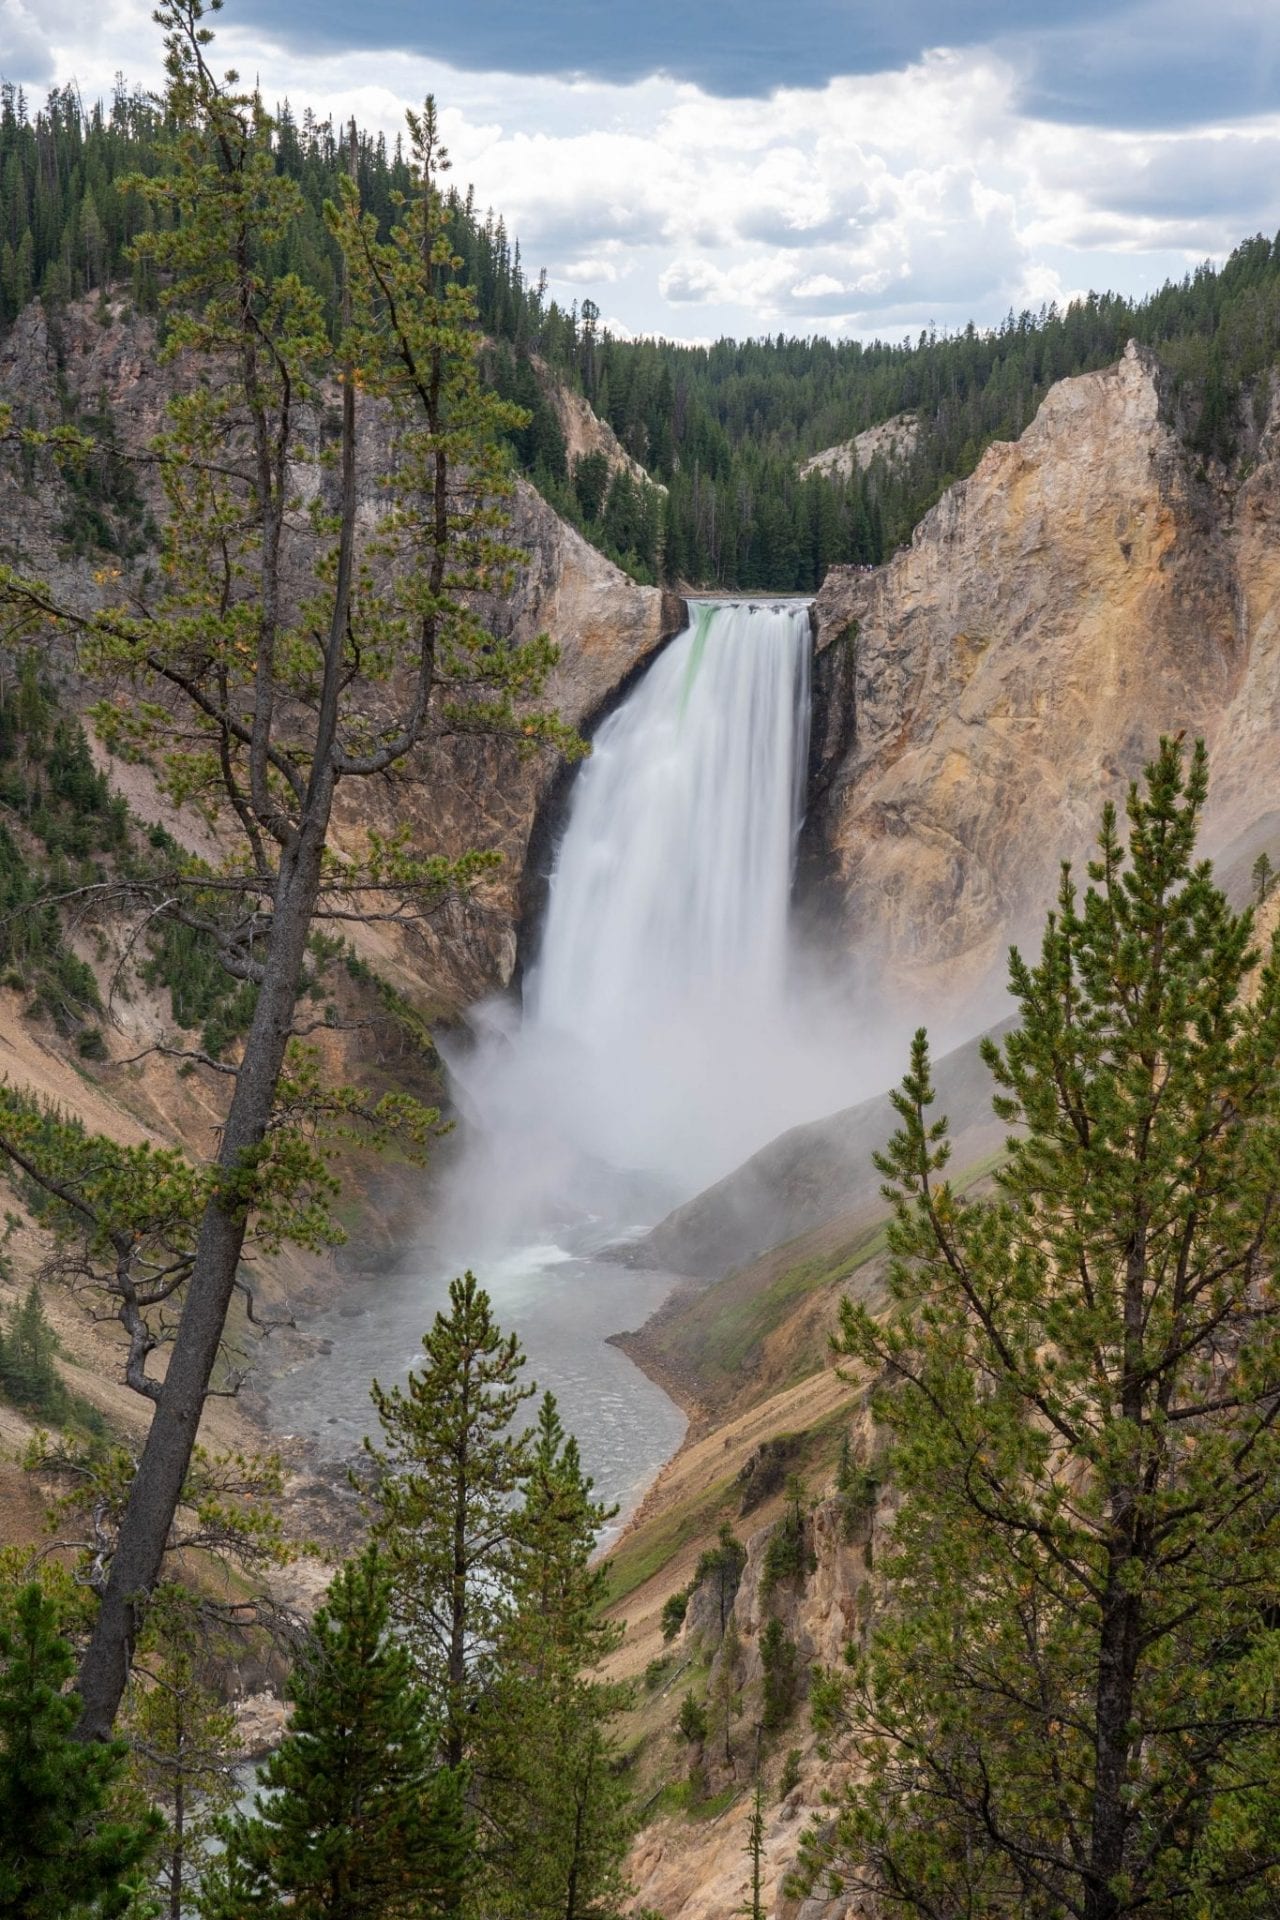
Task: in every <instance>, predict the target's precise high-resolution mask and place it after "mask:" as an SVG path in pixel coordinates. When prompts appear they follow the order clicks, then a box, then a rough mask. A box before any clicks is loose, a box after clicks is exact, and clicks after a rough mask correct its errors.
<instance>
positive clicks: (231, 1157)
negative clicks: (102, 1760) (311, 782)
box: [77, 773, 333, 1740]
mask: <svg viewBox="0 0 1280 1920" xmlns="http://www.w3.org/2000/svg"><path fill="white" fill-rule="evenodd" d="M332 805H333V781H332V777H331V776H328V775H326V774H324V773H320V774H319V775H318V777H317V779H316V782H315V790H314V792H313V795H312V799H311V805H310V806H309V807H308V809H307V812H306V816H305V819H304V824H303V825H302V827H301V828H300V830H299V833H298V838H297V841H296V842H295V845H294V847H293V848H292V849H291V850H290V852H289V853H288V854H286V855H285V856H284V858H283V860H282V862H281V871H280V877H279V881H278V884H277V887H276V895H275V902H274V912H273V914H272V920H271V936H270V944H269V947H268V952H267V962H266V970H265V975H264V978H263V980H262V983H261V986H260V989H259V993H258V1004H257V1008H256V1010H255V1012H254V1016H253V1024H252V1026H251V1027H250V1029H249V1034H248V1038H247V1040H246V1042H245V1049H244V1061H243V1064H242V1066H241V1068H240V1073H239V1077H238V1078H237V1080H236V1089H235V1093H234V1095H233V1097H232V1101H231V1106H230V1109H229V1111H228V1114H227V1120H226V1125H225V1127H224V1129H223V1135H222V1147H221V1150H220V1152H219V1154H218V1165H219V1167H221V1168H224V1169H225V1170H226V1172H227V1173H228V1174H229V1175H231V1176H233V1179H234V1176H236V1174H237V1173H238V1170H239V1169H240V1168H241V1167H242V1165H243V1164H244V1156H245V1155H247V1154H250V1153H252V1152H253V1151H254V1150H255V1149H256V1148H258V1147H259V1146H260V1145H261V1143H262V1140H263V1136H264V1135H265V1133H266V1129H267V1126H268V1123H269V1121H270V1119H271V1113H272V1108H273V1106H274V1103H275V1093H276V1086H277V1083H278V1081H279V1078H280V1071H281V1068H282V1066H283V1064H284V1057H285V1050H286V1048H287V1046H288V1044H289V1033H290V1029H291V1028H292V1025H293V1017H294V1009H295V1007H296V1004H297V998H298V981H299V978H300V977H301V973H302V966H303V961H304V959H305V957H306V950H307V940H308V937H309V935H310V932H311V920H312V915H313V912H314V910H315V904H316V897H317V893H318V890H319V884H320V865H321V856H322V854H323V851H324V844H325V836H326V833H327V831H328V825H329V814H330V811H331V809H332ZM228 1184H229V1186H232V1190H231V1191H230V1192H229V1193H228V1194H227V1195H226V1197H225V1199H222V1198H218V1197H215V1198H214V1199H212V1200H210V1202H209V1204H208V1206H207V1207H206V1209H205V1213H204V1217H203V1219H202V1220H201V1222H200V1231H199V1235H198V1238H197V1241H196V1257H195V1263H194V1266H193V1268H192V1273H191V1280H190V1282H189V1284H188V1288H187V1296H186V1300H185V1302H184V1303H183V1308H182V1315H181V1318H180V1320H179V1322H178V1331H177V1335H176V1337H175V1339H174V1343H173V1350H172V1352H171V1354H170V1356H169V1366H168V1371H167V1372H166V1374H165V1379H164V1385H163V1387H162V1389H161V1392H160V1398H159V1400H158V1401H157V1402H156V1408H155V1412H154V1414H153V1416H152V1420H151V1426H150V1429H149V1431H148V1434H147V1442H146V1446H145V1448H144V1449H143V1454H142V1460H141V1462H140V1463H139V1467H138V1471H137V1472H136V1474H135V1475H134V1478H133V1485H132V1488H131V1489H130V1493H129V1501H128V1505H127V1506H126V1508H125V1513H124V1519H123V1521H122V1523H121V1527H120V1538H119V1540H118V1542H117V1543H116V1550H115V1553H114V1555H113V1556H112V1561H111V1571H110V1574H109V1575H108V1578H107V1586H106V1591H105V1593H104V1594H103V1596H102V1604H101V1606H100V1607H99V1609H98V1617H97V1620H96V1622H95V1624H94V1629H93V1637H92V1639H91V1640H90V1642H89V1645H88V1647H87V1649H86V1651H85V1655H84V1659H83V1660H82V1662H81V1665H80V1674H79V1682H78V1686H79V1693H80V1701H81V1712H80V1722H79V1726H78V1729H77V1731H78V1733H79V1735H80V1738H81V1739H85V1740H107V1739H109V1738H110V1736H111V1729H112V1726H113V1724H114V1721H115V1717H116V1712H117V1710H118V1708H119V1705H120V1700H121V1696H122V1695H123V1693H124V1689H125V1684H126V1682H127V1680H128V1677H129V1666H130V1662H131V1660H132V1657H133V1647H134V1642H135V1640H136V1638H137V1631H138V1624H139V1618H140V1612H141V1609H142V1607H144V1606H145V1604H146V1600H147V1597H148V1595H149V1594H150V1593H151V1591H152V1589H153V1588H154V1586H155V1584H156V1581H157V1580H158V1579H159V1576H160V1568H161V1565H162V1563H163V1559H164V1552H165V1547H166V1544H167V1542H168V1538H169V1529H170V1527H171V1525H172V1523H173V1516H174V1514H175V1512H176V1511H177V1508H178V1506H179V1504H180V1503H181V1499H182V1489H183V1486H184V1484H185V1481H186V1477H187V1469H188V1467H189V1466H190V1464H191V1454H192V1449H193V1448H194V1446H195V1441H196V1432H197V1429H198V1427H199V1425H200V1415H201V1413H202V1411H203V1408H204V1402H205V1396H206V1394H207V1393H208V1389H209V1381H210V1379H211V1377H212V1375H213V1368H214V1363H215V1361H216V1360H217V1357H218V1348H219V1345H220V1344H221V1341H222V1333H223V1328H224V1326H225V1324H226V1317H227V1310H228V1308H229V1307H230V1305H231V1296H232V1292H233V1290H234V1287H235V1281H236V1274H237V1272H238V1270H239V1265H240V1253H241V1249H242V1247H243V1245H244V1237H245V1232H246V1227H247V1217H246V1209H245V1207H244V1206H243V1205H242V1204H240V1202H239V1201H238V1200H237V1198H236V1194H235V1191H234V1186H233V1184H232V1182H229V1183H228Z"/></svg>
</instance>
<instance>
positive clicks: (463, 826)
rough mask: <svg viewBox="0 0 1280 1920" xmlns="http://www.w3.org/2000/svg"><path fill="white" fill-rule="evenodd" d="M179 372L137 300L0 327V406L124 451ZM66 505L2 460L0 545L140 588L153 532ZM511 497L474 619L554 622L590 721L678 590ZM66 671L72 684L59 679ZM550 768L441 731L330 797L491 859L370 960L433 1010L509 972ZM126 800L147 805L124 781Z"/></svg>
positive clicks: (509, 628) (563, 709) (373, 499)
mask: <svg viewBox="0 0 1280 1920" xmlns="http://www.w3.org/2000/svg"><path fill="white" fill-rule="evenodd" d="M183 377H184V375H183V372H182V370H181V368H180V367H179V366H175V365H171V364H166V363H164V362H163V361H162V360H161V357H160V354H159V350H158V341H157V337H156V328H155V324H154V322H153V321H151V320H148V319H146V318H145V317H142V316H139V315H137V314H136V313H134V311H133V310H132V308H131V306H130V304H129V302H128V301H127V300H125V299H124V298H117V299H105V300H99V299H97V298H93V299H86V300H83V301H80V302H77V303H75V304H74V305H72V306H71V307H69V308H67V309H66V310H65V311H64V312H62V313H61V314H60V315H59V316H58V318H57V320H56V322H55V323H53V324H52V325H51V323H50V321H49V318H48V316H47V314H46V312H45V309H44V308H43V306H41V305H40V304H38V303H37V304H33V305H32V306H30V307H29V308H28V309H27V310H26V312H25V313H24V314H23V315H22V316H21V317H20V319H19V320H18V321H17V323H16V324H15V325H14V326H13V327H12V328H11V329H10V331H9V333H8V334H7V335H6V336H5V337H4V339H3V340H0V403H8V404H10V405H11V406H12V407H13V410H14V421H15V425H17V426H19V427H21V426H26V425H29V426H32V427H35V428H39V429H48V428H51V427H55V426H58V425H60V424H61V423H62V422H64V421H65V420H68V419H70V420H72V421H75V422H78V423H85V422H86V421H88V420H89V419H90V417H93V416H96V417H98V418H99V419H107V420H109V421H110V422H111V424H112V426H113V428H114V431H115V434H116V436H117V439H118V443H119V445H120V446H121V448H122V449H124V450H125V451H127V452H128V453H130V454H137V453H140V452H142V451H143V450H144V449H145V448H146V446H147V443H148V442H149V440H150V439H151V437H152V436H153V435H154V434H155V433H156V432H157V430H158V429H159V428H160V427H161V425H162V424H163V420H164V412H165V407H166V404H167V402H168V400H169V398H170V397H171V395H172V394H173V392H174V391H175V388H176V386H177V384H178V382H179V381H180V380H181V379H182V378H183ZM582 404H584V405H585V403H582ZM579 411H581V407H579ZM581 424H582V423H581V422H579V425H580V426H581ZM365 426H366V428H367V429H368V431H367V432H366V437H365V440H364V442H363V444H362V449H361V460H360V466H359V482H358V484H359V493H360V515H361V522H362V524H363V525H364V526H365V527H366V528H369V527H372V526H373V525H374V524H375V523H376V519H377V515H378V512H379V501H380V491H379V475H380V474H381V473H382V472H384V471H386V468H387V465H388V463H389V462H390V460H391V459H392V458H393V448H392V445H391V439H390V434H389V432H388V430H387V423H386V422H385V421H382V422H380V421H379V420H378V419H377V417H376V415H375V417H374V418H373V419H372V420H370V421H367V422H366V423H365ZM325 431H326V423H325V422H324V421H323V420H322V419H321V418H320V417H319V410H318V409H312V410H309V411H308V410H304V411H303V412H302V413H301V415H300V418H299V434H298V444H297V447H296V449H295V457H294V469H293V471H294V477H295V480H296V483H297V487H298V494H299V499H300V500H301V501H303V502H305V501H306V500H308V499H310V498H312V497H313V496H314V494H315V493H316V491H317V490H318V489H319V487H320V486H321V485H322V484H324V471H325V470H324V468H323V466H322V464H321V460H320V448H321V440H322V436H323V433H324V432H325ZM583 431H584V432H585V428H583ZM602 431H605V430H602ZM138 473H139V478H140V484H141V491H142V494H143V498H144V500H145V503H146V506H147V508H148V509H149V510H150V511H151V512H152V513H153V514H154V515H155V517H156V518H158V517H159V513H160V498H159V492H158V489H157V488H156V486H155V485H154V482H153V478H152V477H151V475H150V473H149V470H148V469H147V468H146V467H145V466H143V467H141V468H139V469H138ZM67 511H68V494H67V490H66V488H65V486H64V485H62V484H61V483H60V482H59V481H57V479H56V478H55V477H53V476H51V475H49V474H47V472H44V471H39V470H38V469H37V467H36V465H35V463H29V464H28V469H27V471H26V472H25V473H24V471H23V469H22V467H21V464H20V463H18V462H9V463H5V464H4V465H3V466H0V557H2V558H4V559H5V560H8V561H9V562H10V563H11V564H13V565H14V566H16V567H18V568H20V569H21V570H23V571H25V572H27V573H29V574H32V575H34V576H36V577H37V578H40V579H44V580H46V581H49V582H51V583H52V584H53V585H54V586H55V587H56V589H57V591H58V593H59V595H60V596H62V597H64V598H67V599H70V600H72V601H74V602H75V603H77V604H78V605H80V606H81V607H86V608H87V607H89V606H92V605H93V604H94V603H95V601H96V599H97V596H98V595H99V593H100V592H101V585H102V583H101V580H100V579H99V578H96V577H95V576H98V575H100V574H101V571H102V569H103V566H104V563H107V564H109V565H110V566H112V567H115V566H117V565H118V566H120V567H121V570H122V571H123V573H124V576H125V580H126V582H127V584H128V585H129V586H130V587H132V588H133V589H134V590H135V592H137V593H138V594H139V595H141V596H142V597H144V598H145V595H146V593H147V591H148V587H149V584H150V577H151V574H152V573H153V572H154V567H155V562H156V557H157V556H156V550H155V545H154V542H152V543H150V544H148V545H144V546H143V547H142V548H141V549H140V550H139V551H138V552H137V553H136V554H135V555H134V556H133V557H132V558H131V559H128V560H125V561H117V560H115V559H113V558H112V556H110V555H103V554H101V553H91V552H83V551H82V552H77V551H76V550H75V543H74V542H73V541H72V540H70V539H69V538H68V536H67V524H66V523H67ZM510 511H511V527H510V532H509V536H508V537H509V539H510V541H511V544H512V545H514V546H516V547H518V548H520V549H521V550H522V551H523V552H524V553H525V554H526V555H527V556H528V558H527V562H526V564H525V565H523V566H522V567H521V568H520V569H519V570H518V572H517V575H516V579H515V583H514V588H513V591H512V592H511V593H510V594H509V595H504V596H502V597H501V599H494V600H493V601H491V602H490V603H489V604H488V605H487V606H486V608H485V612H486V615H487V618H488V621H489V624H490V626H491V628H492V631H493V632H494V633H495V634H496V635H497V637H498V638H499V640H511V641H512V642H516V643H518V642H520V641H524V640H528V639H531V638H532V637H533V636H534V635H535V634H539V633H547V634H549V635H550V636H551V638H552V639H553V640H554V641H555V642H556V644H557V646H558V647H559V649H560V658H559V662H558V664H557V666H556V667H555V669H554V671H553V673H552V676H551V680H550V683H549V685H548V687H547V690H546V696H545V697H546V701H547V702H548V703H549V704H550V705H551V706H553V707H554V708H555V710H556V712H557V713H558V714H559V715H560V716H561V717H562V718H563V719H565V720H567V721H569V722H570V723H571V724H572V725H574V726H579V727H583V728H586V729H588V730H589V729H590V726H591V724H592V722H593V720H594V719H595V717H596V716H597V715H598V714H599V712H600V711H601V710H602V709H604V708H606V707H607V706H608V704H609V703H610V700H611V698H612V697H613V696H614V695H615V694H616V692H617V689H618V688H619V687H620V686H621V685H622V684H624V683H625V682H626V681H627V680H628V678H629V676H630V675H631V674H633V673H634V672H635V670H636V669H637V667H639V666H640V665H641V664H642V663H643V662H644V661H645V660H647V659H648V658H649V657H650V655H651V654H653V653H654V652H655V650H656V649H657V648H658V647H659V646H660V645H661V643H662V641H663V640H664V639H666V638H668V637H669V636H670V635H671V634H672V633H674V632H676V631H678V630H679V628H680V627H681V626H682V625H683V622H684V617H685V610H684V603H683V601H681V600H680V599H679V598H678V596H676V595H674V594H670V593H664V592H663V591H661V590H660V589H658V588H656V587H639V586H637V585H635V583H634V582H633V581H631V580H630V579H628V578H627V576H626V575H625V574H624V573H622V572H621V571H620V570H619V569H618V568H617V567H615V566H614V565H613V564H612V563H611V562H610V561H609V560H606V559H605V557H604V556H603V555H602V554H600V553H598V552H597V551H596V549H595V548H594V547H592V546H591V545H590V544H589V543H588V542H587V541H586V540H584V539H583V538H582V537H581V536H580V535H579V534H577V533H576V532H574V530H573V529H572V528H571V527H568V526H566V525H565V523H564V522H563V521H561V520H560V519H559V518H558V516H557V515H556V514H555V513H554V512H553V511H552V510H551V508H550V507H548V506H547V505H546V503H545V502H544V501H543V500H542V498H541V497H540V495H539V494H537V493H536V492H535V491H534V489H533V488H532V487H530V486H528V485H526V484H525V483H524V482H523V481H518V482H517V486H516V492H515V497H514V499H513V500H512V502H511V505H510ZM67 664H69V663H67ZM68 680H69V685H70V683H72V682H73V680H74V676H73V675H68ZM71 690H73V691H74V688H73V687H71ZM561 779H562V773H561V768H560V766H559V764H558V763H557V762H556V761H555V760H554V759H553V758H552V757H551V756H549V755H548V754H547V753H546V752H545V751H543V752H538V753H536V754H522V753H521V752H520V750H519V749H518V747H517V746H516V745H515V744H514V743H512V742H510V741H501V742H499V741H491V740H486V739H482V738H480V737H478V736H474V735H470V736H469V735H454V736H449V737H445V738H443V739H442V740H439V741H437V742H436V743H435V744H434V745H433V746H432V747H431V748H430V749H428V750H427V751H425V752H424V753H423V754H422V755H421V756H420V757H419V759H418V762H417V764H416V765H415V766H414V767H413V768H412V770H411V771H410V773H409V776H408V778H406V779H405V780H404V781H400V782H397V784H396V785H395V786H394V787H392V786H389V785H388V786H383V787H381V788H380V789H379V790H377V791H375V790H374V785H375V783H372V782H367V781H364V782H360V783H358V785H359V787H360V789H361V791H360V792H359V793H358V794H357V793H356V792H355V790H354V789H352V790H351V791H350V792H349V793H348V794H346V795H344V796H343V798H342V799H341V800H340V805H339V810H338V820H337V834H336V837H337V839H338V842H339V844H341V842H342V839H343V837H344V834H345V835H351V834H353V833H355V832H356V831H358V830H359V829H361V828H363V827H367V826H370V825H373V826H377V827H380V828H383V829H386V828H387V827H388V826H390V825H392V824H397V823H399V822H400V821H402V820H403V819H404V818H405V817H406V816H407V817H408V818H409V820H410V821H411V823H412V825H413V828H414V842H415V850H416V851H418V852H420V853H437V852H438V853H443V854H446V855H450V856H453V855H457V854H459V853H461V852H463V851H464V850H466V849H467V848H469V847H483V848H489V849H493V850H496V851H497V852H498V853H500V854H501V855H502V866H501V868H500V869H498V870H497V871H496V872H495V874H494V875H493V876H492V877H490V878H489V879H487V880H486V881H485V883H484V884H483V885H482V886H481V887H480V888H479V889H478V890H477V892H476V893H475V895H474V896H472V897H471V898H469V899H467V900H463V901H454V902H451V903H450V904H449V905H448V906H447V907H446V908H445V909H444V910H443V911H442V912H441V913H440V914H439V915H438V916H437V917H436V918H435V920H434V921H433V922H432V923H431V924H429V925H428V926H426V927H425V928H423V929H420V930H417V931H415V932H413V933H411V934H408V935H406V936H403V939H402V942H401V944H402V945H403V947H404V951H402V952H400V953H396V952H395V951H388V952H386V953H382V954H379V956H378V957H379V958H380V960H382V961H383V962H384V963H385V964H387V965H388V966H389V967H391V968H392V970H394V971H397V972H401V973H403V974H404V975H405V977H406V978H412V979H414V980H415V981H416V984H417V986H418V988H419V991H420V995H421V996H422V997H423V998H425V1000H426V1002H427V1003H428V1005H429V1008H430V1010H431V1011H432V1012H434V1013H436V1014H443V1015H446V1016H447V1015H450V1014H454V1013H456V1012H458V1011H459V1010H460V1009H461V1008H462V1007H464V1006H465V1005H466V1004H467V1003H468V1002H470V1001H471V1000H474V999H475V998H476V997H477V996H478V995H480V994H482V993H485V992H487V991H490V990H492V989H493V988H495V987H499V986H503V985H505V984H506V983H507V982H508V981H509V980H510V978H511V975H512V972H513V970H514V968H515V964H516V956H517V944H518V931H519V922H520V917H521V913H522V911H523V907H524V895H523V893H522V885H523V882H524V878H525V867H526V862H527V855H528V852H529V846H530V838H531V835H532V833H533V831H534V827H535V823H536V822H537V821H538V819H539V816H540V813H541V811H542V809H543V807H544V803H545V802H547V801H548V799H549V797H551V796H553V794H554V792H555V790H556V787H557V783H558V782H559V781H560V780H561ZM130 798H131V800H132V801H133V803H134V804H135V806H137V807H138V808H139V810H143V811H145V795H144V794H143V793H142V792H141V791H140V789H139V785H138V782H137V781H136V780H135V781H132V782H131V791H130ZM357 809H358V811H356V810H357Z"/></svg>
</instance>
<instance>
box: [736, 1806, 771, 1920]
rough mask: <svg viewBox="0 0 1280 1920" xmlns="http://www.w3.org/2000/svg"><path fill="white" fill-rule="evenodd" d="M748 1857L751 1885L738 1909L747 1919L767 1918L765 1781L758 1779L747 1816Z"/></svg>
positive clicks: (758, 1919)
mask: <svg viewBox="0 0 1280 1920" xmlns="http://www.w3.org/2000/svg"><path fill="white" fill-rule="evenodd" d="M747 1859H748V1860H749V1861H750V1863H751V1887H750V1891H749V1895H748V1898H747V1903H746V1905H745V1906H743V1907H740V1908H739V1909H738V1911H739V1912H740V1913H745V1914H746V1915H747V1920H765V1913H764V1899H763V1892H762V1888H763V1880H764V1874H763V1866H764V1782H763V1781H762V1780H757V1781H756V1790H755V1792H754V1793H753V1794H752V1796H751V1812H750V1814H749V1816H748V1818H747Z"/></svg>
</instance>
